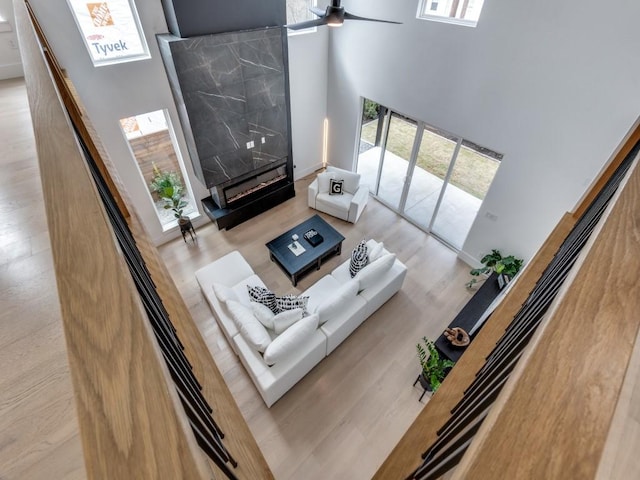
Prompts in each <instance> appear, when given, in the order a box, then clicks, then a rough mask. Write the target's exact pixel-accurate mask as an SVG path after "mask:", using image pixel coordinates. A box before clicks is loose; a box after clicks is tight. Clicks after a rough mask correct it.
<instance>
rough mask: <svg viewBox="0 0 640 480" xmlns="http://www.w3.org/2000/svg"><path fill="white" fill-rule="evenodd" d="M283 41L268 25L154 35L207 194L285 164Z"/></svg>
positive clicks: (287, 154)
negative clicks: (207, 32)
mask: <svg viewBox="0 0 640 480" xmlns="http://www.w3.org/2000/svg"><path fill="white" fill-rule="evenodd" d="M286 35H287V33H286V30H285V29H284V28H282V27H273V28H265V29H260V30H253V31H245V32H232V33H224V34H217V35H203V36H198V37H193V38H179V37H176V36H174V35H160V36H158V41H159V44H160V50H161V53H162V56H163V59H164V62H165V66H166V67H167V72H168V76H169V80H170V83H171V86H172V91H173V94H174V98H175V99H176V104H177V105H178V110H179V112H180V115H181V121H182V124H183V129H184V130H185V137H186V138H187V143H188V144H189V153H190V155H191V157H192V161H193V162H194V166H195V167H196V173H198V174H200V175H201V176H202V178H201V180H202V181H203V183H204V184H205V185H206V186H207V188H211V187H213V186H216V185H220V184H223V183H228V182H229V181H231V180H234V179H239V178H242V177H243V176H246V175H247V174H249V173H251V172H253V171H255V170H264V168H266V167H268V166H269V165H270V164H274V165H276V164H282V163H283V162H287V160H290V157H291V152H290V125H289V101H288V74H287V61H288V59H287V52H286V45H287V44H286ZM196 163H197V165H195V164H196ZM200 175H199V176H200Z"/></svg>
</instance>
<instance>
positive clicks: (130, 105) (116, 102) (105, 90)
mask: <svg viewBox="0 0 640 480" xmlns="http://www.w3.org/2000/svg"><path fill="white" fill-rule="evenodd" d="M0 1H5V0H0ZM31 4H32V5H33V7H34V10H35V12H36V15H37V17H38V20H39V21H40V23H41V24H42V27H43V30H44V32H45V34H46V36H47V38H48V39H49V42H50V44H51V46H52V49H53V51H54V53H55V55H56V57H57V58H58V60H59V62H60V64H61V65H62V67H63V68H64V69H66V70H67V72H68V74H69V77H70V78H71V80H72V81H73V83H74V84H75V86H76V89H77V90H78V93H79V95H80V97H81V99H82V101H83V103H84V105H85V107H86V109H87V112H88V114H89V117H90V118H91V121H92V122H93V124H94V126H95V128H96V130H97V132H98V134H99V136H100V138H101V140H102V142H103V144H104V146H105V148H106V150H107V153H108V154H109V157H110V158H111V160H112V161H113V162H114V164H115V165H116V168H117V170H118V173H119V175H120V177H121V178H122V180H123V182H124V184H125V187H126V188H127V191H128V193H129V195H130V196H131V198H132V200H133V202H134V204H135V206H136V209H137V212H138V214H139V216H140V217H141V219H142V221H143V223H144V224H145V226H146V228H147V230H148V232H149V234H150V235H151V237H152V238H153V239H154V241H155V242H156V243H158V244H159V243H163V242H165V241H168V240H169V239H171V238H175V237H176V236H177V235H179V231H177V229H174V230H173V231H171V232H167V233H163V232H162V228H161V226H160V223H159V221H158V220H157V217H156V214H155V212H154V210H153V208H154V207H153V205H152V203H151V201H150V195H149V193H148V189H147V186H146V185H145V184H144V181H143V179H142V177H141V175H140V173H139V171H138V168H137V165H136V163H135V159H134V158H133V156H132V155H131V153H130V150H129V146H128V143H127V142H126V140H125V138H124V135H123V134H122V132H121V130H120V126H119V123H118V122H119V119H121V118H124V117H129V116H132V115H137V114H140V113H146V112H150V111H154V110H158V109H163V108H165V109H167V110H168V111H169V114H170V118H171V122H172V124H173V126H174V128H175V129H176V133H177V137H178V143H179V149H180V151H181V153H182V155H183V158H184V159H185V166H186V168H187V173H188V177H189V179H190V182H191V186H192V187H193V190H194V194H195V197H196V199H201V198H204V197H207V196H208V195H209V193H208V191H207V190H206V189H205V188H204V186H203V185H202V184H201V183H200V182H199V181H198V180H197V179H196V177H195V175H194V173H193V168H192V166H191V162H190V160H189V157H188V153H187V148H186V143H185V141H184V136H183V134H182V131H181V130H180V122H179V119H178V115H177V111H176V107H175V104H174V101H173V97H172V95H171V90H170V87H169V83H168V80H167V77H166V74H165V70H164V65H163V63H162V59H161V57H160V54H159V51H158V44H157V42H156V39H155V35H156V34H158V33H167V32H168V28H167V25H166V22H165V19H164V14H163V11H162V6H161V3H160V2H159V1H158V0H137V1H136V6H137V9H138V14H139V16H140V21H141V23H142V27H143V30H144V32H145V35H146V37H147V43H148V44H149V49H150V52H151V57H152V58H151V59H150V60H143V61H139V62H132V63H124V64H119V65H110V66H104V67H98V68H94V67H93V65H92V63H91V60H90V58H89V55H88V53H87V51H86V48H85V46H84V44H83V42H82V38H81V36H80V33H79V31H78V29H77V27H76V25H75V22H74V20H73V17H72V15H71V12H70V10H69V7H68V6H67V2H66V1H65V0H31ZM326 43H327V38H326V33H325V34H322V33H320V34H315V35H313V36H303V35H300V36H296V37H293V38H291V41H290V45H289V51H290V63H291V66H292V68H291V80H290V81H291V90H292V96H291V110H292V117H293V118H292V123H293V129H292V131H293V136H294V138H293V149H294V163H295V164H296V172H310V171H313V170H314V169H315V168H316V165H317V162H318V157H319V153H318V148H319V147H318V146H319V145H320V146H321V144H322V121H323V120H324V118H325V115H326V77H327V75H326V65H327V60H326V55H327V53H326V52H327V47H326ZM298 57H301V58H298ZM311 57H312V58H315V60H318V61H315V62H312V61H311V60H312V58H311ZM294 66H295V67H294ZM318 125H320V127H319V129H318ZM316 132H317V133H316ZM297 175H298V173H297ZM197 203H198V208H199V209H200V208H201V207H200V204H199V201H197ZM208 221H209V220H208V218H206V216H205V215H202V217H201V218H200V219H199V222H203V223H204V222H208ZM196 223H198V222H196Z"/></svg>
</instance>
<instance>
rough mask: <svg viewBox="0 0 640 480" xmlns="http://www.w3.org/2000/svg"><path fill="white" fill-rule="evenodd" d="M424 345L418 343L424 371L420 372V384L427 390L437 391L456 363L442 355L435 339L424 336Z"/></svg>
mask: <svg viewBox="0 0 640 480" xmlns="http://www.w3.org/2000/svg"><path fill="white" fill-rule="evenodd" d="M422 341H423V342H424V346H423V345H422V344H421V343H418V344H417V345H416V350H417V351H418V359H419V360H420V366H421V367H422V372H421V373H420V377H419V379H420V385H422V387H423V388H424V389H425V390H430V391H432V392H435V391H436V390H438V388H439V387H440V384H441V383H442V381H443V380H444V377H445V376H446V375H447V373H448V371H449V369H450V368H451V367H453V366H454V365H455V362H453V361H451V360H449V359H444V358H441V357H440V354H439V353H438V350H436V346H435V344H434V343H433V340H429V339H428V338H427V337H422Z"/></svg>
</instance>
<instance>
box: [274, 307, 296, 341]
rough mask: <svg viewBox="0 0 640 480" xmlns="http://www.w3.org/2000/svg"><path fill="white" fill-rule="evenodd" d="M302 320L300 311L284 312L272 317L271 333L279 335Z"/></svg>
mask: <svg viewBox="0 0 640 480" xmlns="http://www.w3.org/2000/svg"><path fill="white" fill-rule="evenodd" d="M299 320H302V309H301V308H294V309H293V310H284V311H282V312H280V313H279V314H277V315H276V316H274V317H273V331H274V332H276V335H280V334H281V333H282V332H284V331H285V330H286V329H287V328H289V327H290V326H291V325H293V324H294V323H296V322H297V321H299Z"/></svg>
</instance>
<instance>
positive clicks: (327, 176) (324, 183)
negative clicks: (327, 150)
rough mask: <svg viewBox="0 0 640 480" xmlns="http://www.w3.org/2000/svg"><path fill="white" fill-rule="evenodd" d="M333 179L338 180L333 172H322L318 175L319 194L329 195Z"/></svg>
mask: <svg viewBox="0 0 640 480" xmlns="http://www.w3.org/2000/svg"><path fill="white" fill-rule="evenodd" d="M332 178H336V175H335V173H333V172H322V173H319V174H318V193H329V183H330V181H331V179H332Z"/></svg>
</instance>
